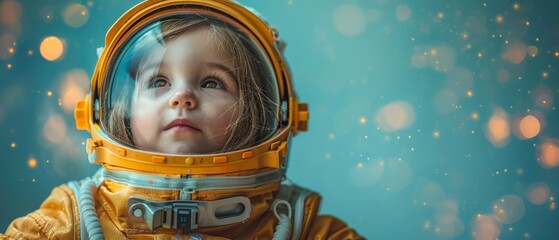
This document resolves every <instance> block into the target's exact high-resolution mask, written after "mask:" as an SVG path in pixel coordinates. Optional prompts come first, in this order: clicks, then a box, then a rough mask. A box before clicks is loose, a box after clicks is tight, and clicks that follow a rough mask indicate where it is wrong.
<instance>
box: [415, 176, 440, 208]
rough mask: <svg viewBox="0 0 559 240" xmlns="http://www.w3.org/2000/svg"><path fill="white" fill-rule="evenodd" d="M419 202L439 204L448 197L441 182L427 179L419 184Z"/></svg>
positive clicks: (425, 204) (421, 203) (428, 204)
mask: <svg viewBox="0 0 559 240" xmlns="http://www.w3.org/2000/svg"><path fill="white" fill-rule="evenodd" d="M416 192H417V194H415V195H416V196H418V199H417V201H418V203H419V204H420V205H423V206H428V207H433V206H439V205H440V204H441V202H442V201H443V200H444V199H445V198H446V194H445V192H444V190H443V188H442V186H441V185H440V184H438V183H437V182H434V181H425V182H422V183H421V184H419V186H418V189H417V190H416Z"/></svg>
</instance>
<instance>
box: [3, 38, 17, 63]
mask: <svg viewBox="0 0 559 240" xmlns="http://www.w3.org/2000/svg"><path fill="white" fill-rule="evenodd" d="M15 42H16V39H15V37H14V36H13V35H11V34H8V33H5V34H3V35H2V36H0V59H1V60H8V59H10V58H11V57H12V56H13V55H14V48H13V46H14V43H15Z"/></svg>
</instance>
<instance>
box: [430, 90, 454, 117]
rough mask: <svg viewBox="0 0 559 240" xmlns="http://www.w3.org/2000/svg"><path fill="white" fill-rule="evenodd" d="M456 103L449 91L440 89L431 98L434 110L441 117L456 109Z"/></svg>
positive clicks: (451, 92) (452, 92)
mask: <svg viewBox="0 0 559 240" xmlns="http://www.w3.org/2000/svg"><path fill="white" fill-rule="evenodd" d="M457 103H458V100H457V97H456V94H455V93H454V91H452V90H450V89H446V88H445V89H441V90H439V91H438V92H437V93H435V96H434V97H433V105H434V107H435V110H436V111H437V112H438V113H439V114H442V115H447V114H449V113H451V112H452V111H454V110H455V109H456V105H457Z"/></svg>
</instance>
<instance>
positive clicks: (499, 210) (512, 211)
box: [493, 194, 525, 224]
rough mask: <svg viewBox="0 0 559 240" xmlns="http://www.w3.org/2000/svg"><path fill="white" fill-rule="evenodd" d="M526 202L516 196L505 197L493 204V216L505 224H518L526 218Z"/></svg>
mask: <svg viewBox="0 0 559 240" xmlns="http://www.w3.org/2000/svg"><path fill="white" fill-rule="evenodd" d="M524 211H525V207H524V201H522V199H521V198H520V197H518V196H516V195H512V194H510V195H505V196H502V197H501V198H499V199H498V200H496V201H495V202H494V203H493V214H494V215H495V216H496V217H497V219H498V220H499V221H500V222H501V223H504V224H512V223H515V222H518V221H519V220H520V219H521V218H522V217H524Z"/></svg>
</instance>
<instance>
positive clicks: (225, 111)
mask: <svg viewBox="0 0 559 240" xmlns="http://www.w3.org/2000/svg"><path fill="white" fill-rule="evenodd" d="M237 26H239V24H238V23H234V22H231V21H230V20H226V18H219V17H216V16H214V15H205V14H200V13H184V14H180V15H177V14H174V15H171V16H166V17H162V18H159V19H157V20H154V21H152V22H150V23H148V24H146V25H145V26H144V27H142V29H139V30H137V31H136V32H135V33H134V34H132V35H131V37H130V38H129V40H128V41H126V42H124V43H123V44H121V45H120V46H121V47H120V49H117V51H115V52H116V54H115V55H114V56H113V58H112V59H111V62H110V67H109V68H108V72H107V73H106V77H105V80H104V81H103V86H102V87H101V91H102V92H101V94H100V96H99V98H100V106H101V116H100V118H101V119H100V120H101V128H102V130H103V132H104V133H105V134H106V135H107V136H108V137H109V138H110V139H112V140H114V141H116V142H118V143H120V144H124V145H127V146H129V147H133V148H135V149H139V150H145V151H150V152H156V153H168V154H209V153H223V152H228V151H233V150H240V149H245V148H249V147H252V146H255V145H257V144H258V143H261V142H263V141H265V140H267V139H269V138H270V137H272V136H273V135H274V134H276V132H277V129H278V124H279V119H280V116H279V114H280V111H279V109H280V107H279V105H280V104H279V92H278V87H277V85H278V84H277V80H276V76H275V74H274V71H273V68H272V66H271V64H270V61H269V60H268V58H267V55H266V54H265V53H264V52H263V51H262V50H261V48H260V47H259V46H260V45H259V44H258V41H257V40H255V39H254V37H251V36H253V35H252V34H250V33H248V32H247V31H246V30H244V28H241V27H237Z"/></svg>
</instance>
